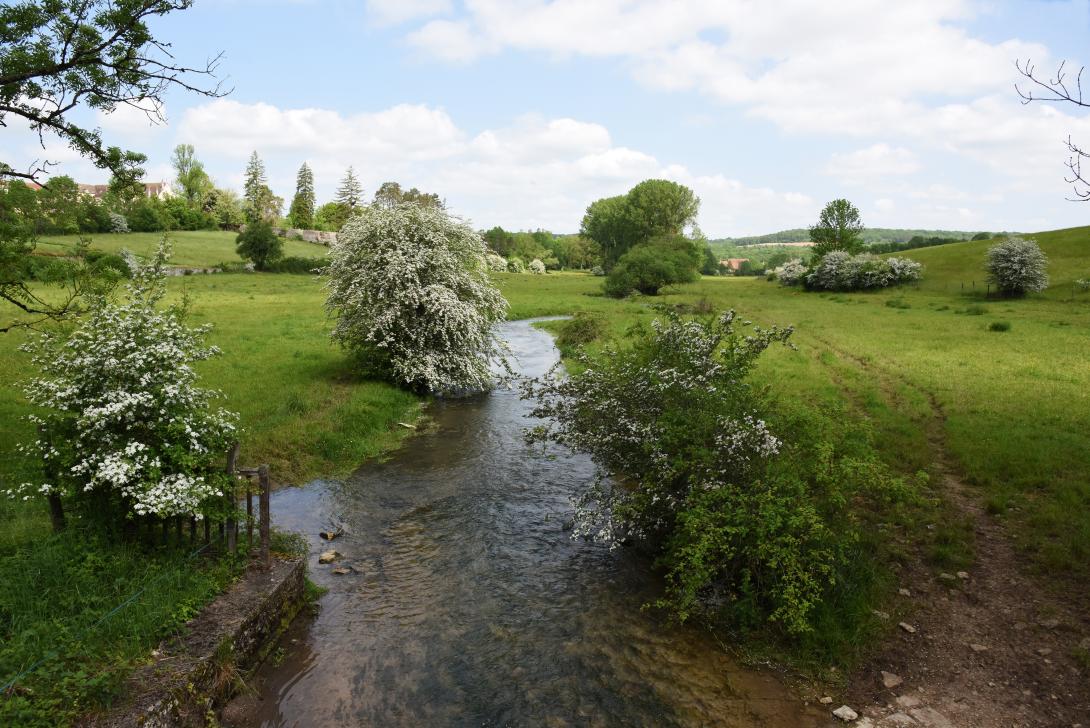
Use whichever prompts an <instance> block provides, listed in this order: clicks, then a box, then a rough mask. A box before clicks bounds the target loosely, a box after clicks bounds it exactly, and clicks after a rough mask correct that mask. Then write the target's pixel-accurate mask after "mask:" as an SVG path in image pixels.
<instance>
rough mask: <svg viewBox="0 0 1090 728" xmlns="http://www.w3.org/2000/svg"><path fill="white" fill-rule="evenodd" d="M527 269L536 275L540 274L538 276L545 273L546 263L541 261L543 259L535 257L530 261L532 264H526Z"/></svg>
mask: <svg viewBox="0 0 1090 728" xmlns="http://www.w3.org/2000/svg"><path fill="white" fill-rule="evenodd" d="M526 270H528V271H530V272H531V273H533V274H534V275H538V276H540V275H544V274H545V264H544V263H542V262H541V259H539V258H534V259H533V260H531V261H530V265H528V266H526Z"/></svg>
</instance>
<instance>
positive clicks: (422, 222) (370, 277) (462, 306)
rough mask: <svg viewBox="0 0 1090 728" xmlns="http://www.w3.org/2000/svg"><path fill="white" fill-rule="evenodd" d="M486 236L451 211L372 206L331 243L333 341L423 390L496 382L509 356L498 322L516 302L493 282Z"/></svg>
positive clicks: (373, 369)
mask: <svg viewBox="0 0 1090 728" xmlns="http://www.w3.org/2000/svg"><path fill="white" fill-rule="evenodd" d="M486 253H487V248H486V247H485V244H484V241H483V240H482V239H481V236H480V235H479V234H478V233H476V232H475V231H474V230H473V229H472V228H470V227H469V226H468V225H466V224H464V223H462V222H460V221H458V220H456V219H454V218H452V217H450V216H449V215H447V214H446V212H444V211H443V210H442V209H439V208H434V207H423V206H420V205H415V204H402V205H397V206H395V207H391V208H380V207H375V206H371V207H369V208H366V209H365V210H362V211H361V212H360V213H358V214H357V215H356V216H354V217H353V218H352V219H351V220H349V221H348V222H347V223H345V225H344V227H343V228H341V231H340V234H339V235H338V236H337V242H336V243H335V244H334V245H333V246H331V248H330V254H329V258H330V263H329V265H328V267H326V268H325V270H324V271H323V273H324V275H325V277H326V279H327V286H326V287H327V289H328V297H327V299H326V308H327V309H328V310H329V311H330V313H332V314H333V315H335V316H336V319H337V321H336V324H335V325H334V327H333V334H332V336H333V339H334V340H335V341H337V342H339V343H340V344H341V345H342V346H344V347H345V348H346V349H348V350H350V351H352V352H353V353H354V354H356V356H357V360H358V362H359V364H360V366H361V369H363V371H364V372H366V373H368V374H372V375H376V374H377V375H382V376H384V377H386V378H389V379H391V380H393V381H395V382H397V383H398V384H401V385H403V386H406V387H409V388H411V389H414V390H417V391H428V392H436V393H441V394H451V393H455V392H459V391H465V390H481V389H486V388H488V386H490V384H491V381H492V375H491V373H490V368H489V363H490V361H492V360H496V359H500V360H502V358H503V356H502V347H501V344H500V342H499V340H498V339H497V338H496V336H495V334H494V333H493V326H494V325H495V324H496V323H497V322H499V321H502V320H503V318H504V316H505V314H506V312H507V302H506V301H505V300H504V298H503V296H502V295H501V294H500V292H499V291H498V290H497V289H496V288H495V286H493V285H492V282H491V280H490V278H489V275H488V267H487V264H486V262H485V255H486Z"/></svg>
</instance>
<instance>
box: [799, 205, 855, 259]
mask: <svg viewBox="0 0 1090 728" xmlns="http://www.w3.org/2000/svg"><path fill="white" fill-rule="evenodd" d="M862 232H863V220H862V218H860V216H859V210H858V209H857V208H856V206H855V205H853V204H852V203H850V202H848V201H847V200H845V199H844V198H838V199H835V200H833V201H832V202H830V203H828V204H827V205H825V207H824V208H822V210H821V215H819V216H818V221H817V224H816V225H814V227H812V228H810V240H812V241H813V243H814V251H813V252H814V255H815V256H818V257H820V256H822V255H825V254H826V253H830V252H832V251H834V250H843V251H845V252H847V253H858V252H859V251H860V250H861V249H862V248H863V238H862V237H861V235H862Z"/></svg>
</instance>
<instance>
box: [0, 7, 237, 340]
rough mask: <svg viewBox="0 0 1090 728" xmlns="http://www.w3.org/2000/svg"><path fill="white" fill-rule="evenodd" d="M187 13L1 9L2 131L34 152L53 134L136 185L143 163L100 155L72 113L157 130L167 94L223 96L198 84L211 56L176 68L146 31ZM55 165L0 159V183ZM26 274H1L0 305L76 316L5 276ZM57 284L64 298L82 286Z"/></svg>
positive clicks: (23, 244) (209, 70) (14, 241)
mask: <svg viewBox="0 0 1090 728" xmlns="http://www.w3.org/2000/svg"><path fill="white" fill-rule="evenodd" d="M191 4H192V0H157V1H152V0H24V1H23V2H19V3H8V4H4V5H2V6H0V126H8V125H9V117H18V118H21V119H22V120H24V121H26V122H27V123H28V124H29V127H30V130H31V131H32V132H34V133H35V134H37V135H38V138H39V141H40V142H41V144H42V146H43V148H44V147H45V142H46V137H47V136H49V135H52V136H54V137H56V138H58V139H59V140H60V141H62V142H63V143H65V144H67V145H68V146H69V147H70V148H71V149H73V150H75V151H76V153H78V154H79V155H80V156H82V157H85V158H87V159H89V160H91V162H92V163H94V164H95V165H96V166H97V167H99V168H101V169H104V170H108V171H109V172H110V173H111V174H113V175H115V176H118V177H123V178H126V179H129V180H135V179H139V178H140V177H141V176H142V175H143V170H142V169H141V165H142V164H143V162H144V161H145V160H146V157H145V156H144V155H143V154H139V153H137V152H134V151H124V150H122V149H121V148H120V147H116V146H108V145H107V143H106V142H105V141H104V140H103V137H102V134H101V132H100V131H99V130H98V129H94V128H89V127H87V126H82V125H81V124H80V122H79V119H81V118H86V117H82V116H80V115H79V113H78V112H79V111H81V110H85V109H91V110H93V111H98V112H101V113H104V114H109V113H111V112H113V111H115V110H116V109H117V108H118V107H119V106H130V107H133V108H137V109H140V110H141V111H143V112H144V113H145V114H147V115H148V118H149V119H150V120H151V121H153V122H162V121H163V120H164V116H163V106H162V100H163V97H164V95H165V94H166V92H167V91H168V90H170V89H171V88H174V87H178V88H182V89H185V90H187V91H191V92H194V93H197V94H201V95H204V96H213V97H215V96H222V95H223V93H222V92H221V89H220V86H219V85H215V86H212V87H201V86H200V85H199V84H200V82H201V79H202V77H204V78H210V77H213V76H214V74H215V71H216V66H217V64H218V63H219V60H220V56H219V55H217V56H216V57H214V58H213V59H212V60H211V61H210V62H208V63H206V64H205V65H204V67H190V66H186V65H184V64H181V63H178V62H177V61H175V56H174V55H173V53H174V52H173V49H171V47H170V43H168V42H166V41H164V40H163V39H161V38H157V37H156V36H155V35H154V34H153V33H152V31H151V29H150V28H149V27H148V24H149V22H156V21H158V19H159V18H161V17H163V16H166V15H168V14H170V13H171V12H174V11H179V10H185V9H186V8H188V7H190V5H191ZM73 112H77V113H76V117H75V119H73V118H72V114H73ZM54 165H55V163H54V162H51V161H49V160H43V161H40V162H35V163H34V164H33V165H32V166H31V167H30V168H29V169H26V170H16V169H14V168H12V166H11V165H10V164H7V163H5V162H4V161H3V160H0V181H3V180H10V179H13V178H22V179H27V180H35V179H37V178H38V177H39V175H41V174H42V173H44V172H46V171H47V170H48V169H49V168H50V167H52V166H54ZM33 249H34V240H33V238H31V239H30V240H27V239H23V238H19V237H16V238H5V237H0V260H8V261H10V260H13V259H15V258H24V259H25V257H26V256H28V255H30V254H31V252H32V251H33ZM25 269H26V266H25V265H23V264H19V265H15V266H7V265H3V266H0V276H2V279H0V298H3V299H4V300H6V301H8V302H9V303H11V304H12V305H14V306H15V307H16V308H18V309H19V310H20V311H22V312H23V314H26V315H30V316H32V317H38V319H40V318H41V317H45V318H61V317H64V316H66V315H67V314H70V313H73V312H75V311H76V310H78V308H79V305H78V298H73V297H71V296H63V297H61V301H63V303H62V302H58V303H50V302H49V301H48V300H41V299H38V298H37V297H36V296H34V295H33V294H32V293H31V292H30V291H29V290H28V288H27V285H26V280H25V279H23V278H19V277H18V276H17V275H16V277H10V276H12V275H13V274H17V273H18V271H20V270H24V271H25ZM66 285H67V286H68V287H69V288H70V289H71V288H72V287H79V286H81V285H83V284H82V283H77V282H69V284H66ZM66 305H68V306H70V308H64V306H66Z"/></svg>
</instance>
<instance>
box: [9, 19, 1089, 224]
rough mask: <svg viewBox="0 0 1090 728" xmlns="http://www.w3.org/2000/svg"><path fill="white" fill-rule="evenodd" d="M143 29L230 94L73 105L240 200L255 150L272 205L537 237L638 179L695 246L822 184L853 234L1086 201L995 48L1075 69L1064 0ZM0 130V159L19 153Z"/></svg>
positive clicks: (130, 143) (1078, 25) (1081, 33)
mask: <svg viewBox="0 0 1090 728" xmlns="http://www.w3.org/2000/svg"><path fill="white" fill-rule="evenodd" d="M157 25H158V27H157V30H158V32H159V34H160V35H161V36H162V37H164V38H166V39H169V40H170V41H171V42H173V44H174V48H175V50H176V52H177V54H178V56H179V58H180V59H182V60H186V61H190V62H193V61H201V60H203V59H204V57H205V56H207V55H211V54H214V53H216V52H218V51H220V50H222V51H224V52H225V58H224V61H223V64H222V67H221V68H222V72H223V75H225V76H226V77H227V79H226V83H227V85H228V86H230V87H233V89H234V90H233V92H232V93H231V94H230V95H229V96H228V97H227V98H226V99H223V100H218V101H213V100H210V99H206V98H201V97H197V96H193V95H186V94H182V93H172V94H171V95H170V96H169V97H168V98H167V115H168V117H169V123H168V124H167V125H166V126H161V127H149V125H148V124H147V122H146V120H145V119H144V118H143V117H142V116H141V115H140V114H138V113H134V112H132V111H129V110H123V111H120V112H117V113H115V114H113V115H111V116H109V117H103V118H96V119H93V121H94V122H95V123H97V124H99V125H100V126H101V127H102V129H103V131H104V134H105V136H106V138H107V139H108V140H110V141H111V142H112V143H117V144H121V145H123V146H126V147H129V148H133V149H137V150H140V151H143V152H145V153H147V154H148V156H149V158H150V159H149V165H148V167H149V177H152V178H156V179H159V178H169V177H170V176H171V172H170V169H169V163H168V162H169V156H170V150H171V149H172V148H173V146H174V145H175V144H178V143H180V142H188V143H191V144H193V145H194V146H195V147H196V149H197V155H198V157H199V158H200V159H202V161H204V163H205V165H206V167H207V169H208V171H209V172H210V173H211V174H212V176H213V177H214V178H215V179H216V181H217V182H218V183H220V184H222V185H226V186H232V187H236V188H239V187H241V178H242V171H243V168H244V166H245V162H246V159H247V157H248V156H249V154H250V152H251V151H252V150H255V149H256V150H257V152H258V154H259V155H261V157H262V158H263V159H264V160H265V162H266V164H267V166H268V169H269V173H270V181H271V183H272V186H273V188H274V189H275V191H276V192H277V193H278V194H280V195H282V196H283V197H285V199H286V200H290V197H291V194H292V193H293V191H294V176H295V172H296V170H297V169H298V167H299V165H300V164H301V163H302V162H303V161H304V160H307V161H309V162H310V163H311V165H312V166H313V167H314V169H315V173H316V178H317V187H318V194H319V198H320V199H321V200H324V199H328V198H330V197H331V196H332V195H333V192H334V190H335V188H336V186H337V183H338V181H339V178H340V177H341V175H342V174H343V172H344V169H345V168H346V167H347V166H348V165H350V164H351V165H353V166H354V168H355V169H356V171H357V173H358V174H359V176H360V177H361V179H362V181H363V183H364V186H365V188H366V190H367V191H368V192H369V193H370V192H373V191H374V189H375V188H376V187H377V186H378V184H380V183H381V182H383V181H385V180H388V179H394V180H398V181H400V182H401V183H402V184H407V185H415V186H418V187H420V188H422V189H426V190H428V191H434V192H438V193H439V194H440V195H442V196H443V197H445V198H446V200H447V202H448V205H449V207H450V209H451V210H452V211H453V212H455V213H457V214H460V215H463V216H465V217H467V218H469V219H470V220H471V221H472V222H473V223H474V224H475V225H477V226H478V227H490V226H492V225H495V224H500V225H503V226H504V227H508V228H514V229H523V228H536V227H545V228H548V229H551V230H554V231H558V232H569V231H575V230H577V229H578V226H579V221H580V218H581V216H582V212H583V210H584V209H585V208H586V205H587V204H588V203H589V202H591V201H592V200H594V199H596V198H598V197H602V196H606V195H613V194H620V193H623V192H624V191H625V190H627V189H628V188H629V187H631V186H632V185H633V184H635V183H636V182H638V181H640V180H641V179H644V178H647V177H667V178H671V179H675V180H677V181H679V182H682V183H684V184H687V185H689V186H691V187H693V188H694V189H695V190H696V192H697V193H698V194H699V195H700V197H701V199H702V209H701V216H700V226H701V228H702V229H703V230H704V232H705V233H706V234H707V235H709V236H710V237H723V236H731V235H746V234H755V233H762V232H771V231H774V230H779V229H783V228H788V227H799V226H806V225H808V224H810V223H811V222H812V221H813V220H814V219H816V217H817V214H818V211H819V210H820V208H821V206H822V204H823V203H824V202H826V201H827V200H829V199H832V198H834V197H840V196H844V197H848V198H849V199H851V200H853V201H854V202H855V203H856V204H857V205H858V206H859V208H860V209H861V211H862V213H863V217H864V220H865V221H866V222H867V223H868V224H870V225H874V226H889V227H893V226H896V227H927V228H939V227H941V228H958V229H971V230H981V229H987V230H1000V229H1006V230H1022V231H1033V230H1040V229H1050V228H1057V227H1067V226H1071V225H1078V224H1083V222H1084V221H1085V220H1086V218H1087V213H1090V206H1084V205H1080V204H1077V203H1071V202H1067V201H1065V199H1064V198H1065V197H1066V196H1067V195H1069V192H1070V190H1069V187H1068V186H1067V185H1066V184H1065V183H1064V181H1063V174H1064V172H1065V169H1064V166H1063V162H1064V160H1065V159H1066V154H1065V148H1064V145H1063V143H1062V141H1063V139H1065V138H1066V136H1067V134H1068V133H1070V134H1072V135H1073V136H1074V137H1075V138H1076V139H1082V140H1083V141H1084V142H1085V143H1087V144H1090V115H1087V114H1083V113H1079V112H1078V110H1077V109H1075V108H1073V107H1069V108H1065V107H1062V106H1047V105H1044V104H1034V105H1030V106H1023V105H1021V104H1020V103H1019V100H1018V98H1017V96H1016V95H1015V93H1014V88H1013V84H1014V82H1015V80H1016V79H1017V76H1016V73H1015V70H1014V67H1013V63H1014V60H1015V59H1017V58H1025V57H1027V56H1032V57H1033V58H1034V59H1035V60H1037V61H1038V62H1039V65H1040V68H1042V69H1043V70H1044V71H1045V72H1046V73H1047V72H1049V71H1051V70H1052V69H1054V67H1055V65H1056V64H1057V63H1058V61H1059V60H1061V59H1064V58H1069V59H1071V60H1073V61H1075V62H1079V61H1082V62H1086V61H1090V53H1088V52H1087V51H1086V48H1087V47H1088V44H1087V39H1088V32H1090V10H1088V3H1087V2H1086V1H1085V0H1082V1H1079V2H1025V3H1015V2H1009V3H1008V2H996V3H984V2H971V1H934V2H932V1H930V0H917V1H916V2H912V3H890V2H888V1H884V2H872V1H871V0H841V1H840V2H836V3H824V4H822V3H813V2H801V0H781V1H780V2H774V3H772V2H756V1H754V0H668V1H664V2H642V1H641V0H602V1H598V0H578V1H576V0H508V1H506V2H501V1H499V0H466V1H465V2H458V1H457V0H396V1H395V0H373V1H372V2H364V3H360V2H340V1H338V0H279V1H278V0H272V1H271V2H268V1H262V2H258V1H257V0H198V1H197V2H196V4H195V6H194V7H193V8H192V9H190V10H187V11H185V12H182V13H177V14H175V15H173V16H168V17H167V18H164V19H162V20H161V21H159V22H158V24H157ZM9 135H10V136H9ZM5 136H6V137H8V138H5V139H3V140H2V142H0V147H2V149H0V151H2V152H3V153H4V154H5V155H6V156H5V157H4V158H6V159H13V160H15V161H16V162H17V163H18V162H20V161H23V162H25V163H28V162H29V161H30V160H31V159H33V158H35V157H40V156H42V154H43V153H42V150H40V149H35V148H34V145H33V139H31V137H30V136H29V135H26V134H25V133H24V134H23V135H22V136H21V137H20V138H18V139H16V138H15V136H16V135H15V133H14V132H12V131H8V132H5ZM46 151H47V153H48V156H50V157H52V158H57V159H61V160H62V161H63V164H62V166H61V168H60V172H61V173H68V174H71V175H72V176H74V177H77V178H78V179H79V180H80V181H89V182H90V181H104V180H103V179H102V174H101V173H100V172H98V171H96V170H94V169H93V168H91V167H89V166H88V165H86V163H83V162H81V161H79V160H78V159H72V157H71V155H70V154H67V153H65V152H63V151H62V150H57V149H55V148H52V147H51V148H50V149H48V150H46Z"/></svg>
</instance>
